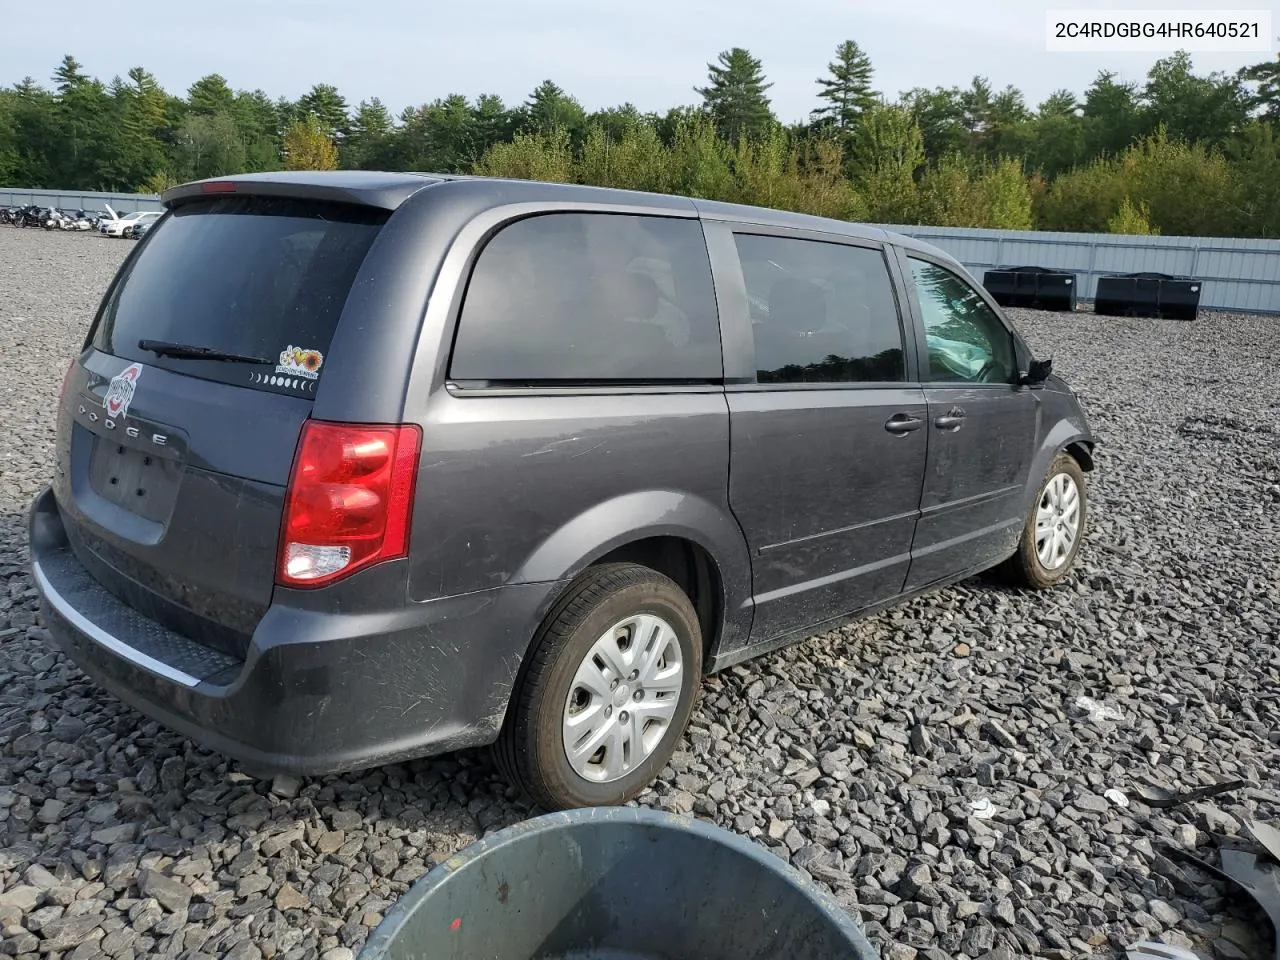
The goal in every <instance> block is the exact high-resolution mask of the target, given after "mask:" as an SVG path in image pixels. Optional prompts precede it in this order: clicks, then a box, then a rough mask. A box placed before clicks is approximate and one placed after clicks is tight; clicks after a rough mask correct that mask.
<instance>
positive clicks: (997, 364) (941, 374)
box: [911, 257, 1015, 383]
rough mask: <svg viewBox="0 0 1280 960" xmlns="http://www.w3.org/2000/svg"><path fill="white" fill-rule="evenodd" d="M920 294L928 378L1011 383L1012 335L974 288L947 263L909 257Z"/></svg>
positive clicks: (933, 379)
mask: <svg viewBox="0 0 1280 960" xmlns="http://www.w3.org/2000/svg"><path fill="white" fill-rule="evenodd" d="M911 277H912V279H913V280H914V281H915V286H916V293H917V294H918V295H919V298H920V312H921V314H922V316H923V319H924V330H925V340H926V343H927V346H928V350H929V379H930V380H931V381H938V380H959V381H964V382H967V383H1011V382H1012V381H1013V375H1014V365H1015V362H1014V352H1013V336H1012V335H1011V334H1010V333H1009V330H1008V328H1006V327H1005V325H1004V323H1003V322H1002V321H1001V320H1000V318H999V317H998V316H997V315H996V312H995V311H994V310H992V309H991V307H989V306H988V305H987V302H986V301H985V300H983V299H982V297H981V296H980V295H979V294H978V292H977V291H976V290H974V289H973V287H971V286H970V285H969V284H967V283H965V281H964V280H962V279H960V277H959V276H957V275H956V274H954V273H952V272H951V271H950V270H948V269H946V268H945V267H940V266H938V265H937V264H934V263H929V262H928V261H926V260H917V259H915V258H914V257H913V258H911Z"/></svg>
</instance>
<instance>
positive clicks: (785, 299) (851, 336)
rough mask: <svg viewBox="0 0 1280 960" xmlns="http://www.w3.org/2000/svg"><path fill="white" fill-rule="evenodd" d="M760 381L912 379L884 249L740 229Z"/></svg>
mask: <svg viewBox="0 0 1280 960" xmlns="http://www.w3.org/2000/svg"><path fill="white" fill-rule="evenodd" d="M734 240H735V242H736V243H737V247H738V257H739V259H740V260H741V262H742V276H743V279H744V281H745V282H746V286H747V300H748V303H749V304H750V310H751V329H752V332H753V334H754V337H755V345H756V368H757V369H756V379H757V380H758V381H759V382H760V383H873V382H874V383H884V382H898V381H901V380H903V379H905V376H906V364H905V359H904V355H903V347H902V328H901V326H900V325H899V322H898V303H897V299H896V298H895V297H894V294H893V283H892V281H891V280H890V279H889V269H888V267H887V266H886V264H885V260H884V254H883V253H881V251H880V250H878V249H873V248H869V247H857V246H850V245H847V244H841V243H824V242H822V241H817V240H797V239H794V238H789V237H770V236H763V235H759V234H748V233H740V234H736V235H735V236H734Z"/></svg>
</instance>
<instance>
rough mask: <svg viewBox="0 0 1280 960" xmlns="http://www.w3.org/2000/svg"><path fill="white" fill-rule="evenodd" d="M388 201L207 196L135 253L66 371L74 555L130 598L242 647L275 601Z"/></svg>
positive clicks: (64, 469)
mask: <svg viewBox="0 0 1280 960" xmlns="http://www.w3.org/2000/svg"><path fill="white" fill-rule="evenodd" d="M387 216H388V213H387V212H386V211H385V210H378V209H374V208H371V207H363V206H357V205H354V204H338V203H327V202H318V201H310V200H301V199H285V198H272V197H262V196H257V197H254V196H231V195H229V196H213V197H206V198H200V199H196V200H194V201H191V202H188V203H185V204H183V205H181V206H178V207H176V208H175V209H174V210H173V211H171V212H170V213H169V214H168V215H167V216H166V217H165V218H164V219H163V220H161V221H160V222H159V223H158V224H157V225H156V226H155V227H154V228H153V229H151V230H150V231H149V232H148V234H147V236H146V238H145V239H144V240H142V241H141V242H140V244H139V245H138V247H137V248H136V249H135V250H134V251H133V253H132V254H131V256H130V257H129V259H128V260H127V261H126V263H125V265H124V266H123V267H122V268H121V270H120V272H119V274H118V275H117V277H116V279H115V280H114V281H113V283H112V286H111V288H110V289H109V290H108V292H107V295H106V297H105V298H104V300H103V303H102V307H101V309H100V311H99V314H98V317H97V318H96V320H95V322H94V327H93V330H92V332H91V334H90V337H89V346H88V349H86V351H85V352H84V354H83V355H82V357H81V360H80V363H79V364H78V365H75V366H73V368H72V370H71V372H70V374H69V377H68V381H67V384H66V388H65V390H64V394H63V411H62V417H61V418H60V433H59V450H58V456H59V461H58V470H57V477H56V479H55V483H54V492H55V495H56V497H57V500H58V504H59V508H60V510H61V512H62V514H63V519H64V522H65V524H66V527H67V532H68V538H69V540H70V542H71V545H72V548H73V550H74V551H75V553H76V555H77V557H78V558H79V559H80V561H81V562H82V563H83V564H84V565H85V566H86V567H87V568H88V570H89V572H90V573H91V574H92V575H93V576H94V577H95V578H96V579H97V580H98V581H99V582H100V583H102V584H103V586H105V587H106V588H107V589H108V590H110V591H111V592H112V593H114V594H115V595H116V596H117V597H119V598H120V599H121V600H123V601H124V602H126V603H128V604H129V605H130V606H132V607H134V608H136V609H138V610H140V611H141V612H143V613H145V614H147V615H148V616H151V617H153V618H154V619H156V620H159V621H160V622H161V623H164V624H165V625H166V626H168V627H169V628H170V629H173V630H176V631H178V632H180V633H182V634H184V635H186V636H189V637H192V638H193V639H197V640H200V641H201V642H203V643H206V644H207V645H209V646H211V647H214V648H216V649H220V650H223V651H225V652H227V653H232V654H235V655H242V654H243V653H244V650H245V648H246V647H247V643H248V639H249V636H250V635H251V634H252V631H253V629H254V627H255V626H256V624H257V622H258V620H259V619H260V618H261V617H262V615H263V613H264V612H265V611H266V608H267V606H268V605H269V604H270V601H271V594H272V589H273V585H274V580H275V567H276V551H277V540H278V536H279V531H280V523H281V516H282V512H283V505H284V497H285V488H286V485H287V484H288V481H289V474H290V469H291V465H292V461H293V455H294V450H295V448H296V446H297V442H298V436H299V432H300V430H301V427H302V424H303V422H304V421H305V420H306V419H307V417H308V415H309V414H310V411H311V407H312V403H313V399H314V396H315V392H316V389H317V387H318V385H319V384H320V383H321V381H322V380H323V378H324V375H325V354H326V352H327V351H328V348H329V342H330V340H331V339H332V337H333V334H334V330H335V328H336V326H337V323H338V318H339V316H340V314H341V312H342V309H343V306H344V304H345V302H346V299H347V296H348V294H349V293H350V291H351V287H352V284H353V282H354V280H355V277H356V274H357V271H358V270H359V268H360V265H361V264H362V263H363V261H364V259H365V256H366V254H367V253H368V251H369V248H370V246H371V244H372V243H373V241H374V238H375V237H376V235H377V233H378V231H379V229H380V228H381V225H382V224H383V223H384V222H385V220H386V218H387Z"/></svg>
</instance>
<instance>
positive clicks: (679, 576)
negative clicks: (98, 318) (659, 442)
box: [513, 490, 751, 668]
mask: <svg viewBox="0 0 1280 960" xmlns="http://www.w3.org/2000/svg"><path fill="white" fill-rule="evenodd" d="M612 562H631V563H638V564H640V565H642V566H646V567H649V568H651V569H654V570H657V571H658V572H659V573H662V574H664V575H665V576H668V577H670V578H671V579H672V580H674V581H675V582H676V583H677V584H679V585H680V587H681V589H683V590H684V591H685V592H686V593H687V594H688V595H689V598H690V600H691V601H693V604H694V608H695V609H696V610H697V611H698V619H699V624H700V626H701V627H702V631H703V653H704V659H703V662H704V668H705V664H706V663H709V662H710V661H711V659H712V658H713V657H714V654H715V651H716V649H717V648H718V647H719V646H721V645H722V644H724V643H725V642H726V641H732V640H734V639H737V638H740V637H745V636H746V635H747V633H748V632H749V629H750V625H751V609H750V605H749V603H748V598H749V597H750V584H751V574H750V570H751V567H750V559H749V556H748V553H747V545H746V541H745V539H744V538H743V536H742V531H741V529H740V528H739V527H738V525H737V522H736V521H735V520H734V519H733V518H732V516H731V515H730V514H729V512H728V508H727V507H718V506H717V505H715V504H714V503H712V502H711V501H708V500H706V499H703V498H701V497H696V496H692V495H690V494H686V493H679V492H675V491H663V490H659V491H646V492H642V493H632V494H627V495H625V496H622V497H617V498H614V499H612V500H608V501H605V502H604V503H600V504H597V505H596V506H594V507H592V508H590V509H588V510H586V511H584V512H582V513H581V514H579V515H578V516H576V517H574V518H573V519H572V520H570V521H569V522H568V523H566V524H564V525H563V526H562V527H560V528H559V529H558V530H556V531H555V532H554V533H552V534H551V535H550V536H548V537H547V538H546V539H544V540H543V541H542V543H541V544H540V545H539V546H538V548H537V549H536V550H535V551H534V552H533V553H532V554H531V555H530V556H529V557H528V558H527V559H526V560H525V562H524V563H523V564H522V565H521V567H520V569H519V570H518V572H517V573H516V575H515V577H513V582H548V581H561V582H562V583H563V586H562V589H561V590H560V591H558V593H559V594H561V595H562V594H563V593H564V591H566V590H568V589H570V587H571V586H572V584H573V582H574V581H575V580H577V579H578V578H579V577H580V576H581V575H582V574H583V573H584V572H585V571H586V570H588V569H589V568H591V567H593V566H595V565H597V564H600V563H612ZM551 606H552V608H553V609H554V607H555V604H554V603H553V604H552V605H551ZM530 641H532V635H531V636H530Z"/></svg>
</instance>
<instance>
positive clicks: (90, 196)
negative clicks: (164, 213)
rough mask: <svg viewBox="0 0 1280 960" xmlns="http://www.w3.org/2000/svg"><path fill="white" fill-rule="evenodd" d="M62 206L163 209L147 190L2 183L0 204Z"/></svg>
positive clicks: (4, 205)
mask: <svg viewBox="0 0 1280 960" xmlns="http://www.w3.org/2000/svg"><path fill="white" fill-rule="evenodd" d="M31 203H35V204H39V205H40V206H42V207H58V208H59V209H61V210H92V211H97V210H101V209H102V208H103V205H104V204H108V203H109V204H111V209H112V210H114V211H115V212H116V213H133V212H134V211H135V210H160V209H162V208H161V206H160V198H159V197H158V196H155V195H152V194H146V193H96V192H94V191H92V190H22V189H19V188H17V187H0V207H23V206H26V205H27V204H31Z"/></svg>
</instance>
